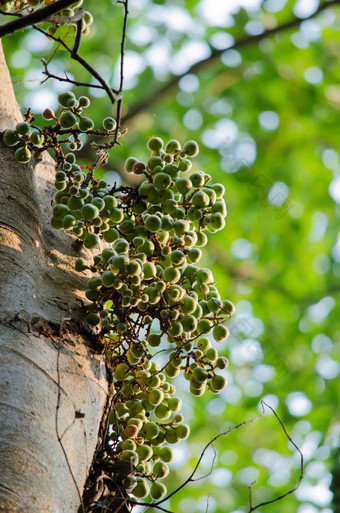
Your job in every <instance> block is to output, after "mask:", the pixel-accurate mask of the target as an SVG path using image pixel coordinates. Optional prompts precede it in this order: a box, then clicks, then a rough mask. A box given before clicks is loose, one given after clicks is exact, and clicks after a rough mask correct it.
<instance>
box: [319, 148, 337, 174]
mask: <svg viewBox="0 0 340 513" xmlns="http://www.w3.org/2000/svg"><path fill="white" fill-rule="evenodd" d="M321 160H322V163H323V165H324V166H325V167H327V169H330V170H335V169H336V168H337V166H338V164H339V153H338V152H337V151H336V150H334V149H333V148H326V149H325V150H323V152H322V156H321Z"/></svg>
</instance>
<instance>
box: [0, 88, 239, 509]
mask: <svg viewBox="0 0 340 513" xmlns="http://www.w3.org/2000/svg"><path fill="white" fill-rule="evenodd" d="M59 103H60V105H61V109H60V113H59V114H58V115H57V116H56V115H55V114H54V112H52V111H50V110H49V109H47V110H46V111H45V112H44V118H45V119H48V120H54V122H55V123H56V125H57V126H59V132H60V131H62V130H64V131H65V132H67V130H69V137H68V139H66V140H65V141H66V143H67V148H68V153H67V152H65V153H62V157H60V152H59V156H58V159H57V165H56V175H55V186H56V189H57V192H56V195H55V206H54V208H53V217H52V220H51V224H52V226H53V227H54V228H57V229H65V230H68V231H69V232H72V233H73V234H75V235H76V236H77V237H78V239H80V240H81V241H82V242H83V244H84V246H85V247H86V248H88V249H94V250H96V249H97V248H98V249H97V253H96V254H95V255H94V257H93V261H90V262H89V261H87V260H85V259H84V258H78V259H77V260H76V263H75V268H76V271H78V272H86V273H87V275H88V276H90V278H89V280H88V287H87V290H86V293H85V294H86V298H87V299H88V300H89V304H88V306H87V311H88V313H87V316H86V320H87V322H88V323H89V324H90V325H91V326H93V327H94V329H95V330H96V331H97V332H98V333H99V334H100V335H101V336H102V337H103V338H104V340H105V341H106V355H107V359H108V362H109V364H110V365H111V368H112V372H113V377H114V380H115V389H116V394H115V405H114V408H113V410H112V412H111V416H110V428H109V438H110V441H109V450H108V451H107V453H106V454H105V456H104V457H105V458H108V459H109V460H110V461H112V462H117V461H124V462H125V461H127V462H130V463H131V465H132V467H133V469H134V470H133V472H132V473H131V474H130V475H129V476H128V477H127V478H126V480H125V482H124V486H125V488H126V490H127V491H128V492H129V493H131V494H132V495H133V496H135V497H136V498H137V499H142V498H145V497H148V496H149V495H150V496H151V498H152V499H154V500H160V499H162V498H163V497H164V496H165V495H166V493H167V489H166V486H165V485H164V484H163V483H162V482H160V481H161V480H162V479H164V478H166V476H167V475H168V472H169V467H168V463H169V462H170V461H171V459H172V450H171V448H170V447H169V444H170V445H171V444H176V443H178V442H179V441H180V440H183V439H186V438H187V437H188V435H189V427H188V426H187V425H186V424H184V423H183V420H184V419H183V416H182V415H181V413H180V409H181V399H180V398H178V397H176V396H175V395H174V394H175V392H176V389H175V386H174V385H173V384H172V383H171V378H174V377H176V376H177V375H178V374H180V372H183V373H184V377H185V379H186V380H187V381H188V385H189V389H190V392H191V393H192V394H193V395H194V396H200V395H202V394H203V393H204V391H205V390H210V391H211V392H212V393H219V392H220V391H221V390H222V389H223V388H224V387H225V386H226V378H225V376H224V373H223V371H224V370H225V369H226V368H227V366H228V360H227V358H226V357H224V356H219V355H218V352H217V349H216V348H215V347H214V342H221V341H223V340H225V339H226V338H227V337H228V335H229V330H228V328H227V327H226V326H225V322H226V321H227V320H228V319H229V318H230V317H231V315H232V314H233V313H234V310H235V309H234V305H233V304H232V303H231V302H230V301H229V300H222V299H221V297H220V294H219V292H218V290H217V288H216V286H215V283H214V278H213V275H212V273H211V271H210V270H209V269H208V268H205V267H202V266H201V265H200V264H199V262H200V259H201V256H202V250H201V248H202V247H204V246H205V245H206V244H207V233H209V232H210V233H214V232H216V231H218V230H221V229H222V228H223V227H224V224H225V217H226V214H227V212H226V206H225V202H224V199H223V195H224V187H223V185H221V184H218V183H212V179H211V177H210V176H209V175H208V174H206V173H205V172H203V171H199V170H197V171H196V170H193V169H192V165H193V164H192V158H193V157H195V156H196V155H197V154H198V151H199V148H198V144H197V143H196V142H195V141H187V142H186V143H185V144H183V146H182V145H181V144H180V143H179V141H177V140H174V139H172V140H170V141H168V142H167V143H166V144H164V142H163V140H162V139H161V138H159V137H151V138H150V139H149V141H148V143H147V148H148V152H149V154H148V157H147V159H146V160H145V162H141V161H139V160H138V159H136V158H134V157H129V158H128V159H127V161H126V162H125V166H124V169H125V171H126V173H134V174H136V175H139V176H140V178H141V181H140V183H139V185H137V186H135V187H130V186H121V187H116V186H113V187H112V186H109V184H108V183H106V181H105V180H97V179H95V178H94V177H93V176H92V174H86V173H85V172H84V170H83V168H82V167H81V166H80V165H79V164H78V163H77V158H76V152H77V151H78V150H79V149H80V145H79V144H78V143H79V141H78V139H77V135H78V133H79V132H80V131H87V130H92V128H93V124H92V121H91V120H90V118H87V117H86V118H85V117H83V116H82V109H83V108H85V107H87V106H88V105H89V100H88V99H87V98H86V97H80V98H79V99H76V97H75V96H74V95H73V93H62V94H61V95H60V96H59ZM85 119H86V120H87V121H86V122H85V121H84V120H85ZM24 125H25V127H26V125H28V127H29V128H28V130H27V129H26V128H25V130H23V129H22V126H23V123H21V124H19V125H17V127H16V130H13V131H7V132H5V134H4V139H5V142H6V144H9V145H13V144H12V143H13V142H14V141H16V142H15V144H18V140H19V141H20V142H19V144H21V146H20V148H21V147H22V141H24V146H25V147H28V146H29V144H35V140H32V136H33V134H34V133H35V132H34V130H32V129H31V127H30V125H29V124H28V123H26V122H24ZM103 128H104V131H106V132H108V133H109V132H110V131H113V130H114V129H115V128H116V122H115V120H114V119H113V118H106V119H105V120H104V121H103ZM6 134H7V135H6ZM33 139H34V138H33ZM37 142H39V144H42V141H41V140H39V141H37ZM17 151H18V150H16V152H17ZM18 160H20V159H18Z"/></svg>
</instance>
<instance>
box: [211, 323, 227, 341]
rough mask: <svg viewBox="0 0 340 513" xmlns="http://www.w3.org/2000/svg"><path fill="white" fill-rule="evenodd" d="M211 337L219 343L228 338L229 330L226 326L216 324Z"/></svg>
mask: <svg viewBox="0 0 340 513" xmlns="http://www.w3.org/2000/svg"><path fill="white" fill-rule="evenodd" d="M213 337H214V339H215V340H216V342H221V341H222V340H224V339H226V338H228V337H229V330H228V328H227V327H226V326H223V325H222V324H218V325H217V326H215V327H214V329H213Z"/></svg>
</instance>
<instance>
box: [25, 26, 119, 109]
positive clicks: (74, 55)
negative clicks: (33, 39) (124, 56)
mask: <svg viewBox="0 0 340 513" xmlns="http://www.w3.org/2000/svg"><path fill="white" fill-rule="evenodd" d="M33 28H34V29H35V30H38V31H39V32H41V33H42V34H44V35H45V36H46V37H48V38H50V39H53V41H55V42H56V43H59V44H60V45H61V46H63V47H64V48H65V50H67V51H68V52H69V54H70V56H71V59H73V60H75V61H77V62H79V64H81V65H82V66H83V68H85V69H86V70H87V71H88V72H89V73H90V74H91V75H92V76H93V77H94V78H95V79H96V80H98V82H99V83H100V84H101V85H102V87H103V89H104V90H105V91H106V93H107V95H108V97H109V98H110V100H111V103H115V101H116V100H117V98H116V96H115V94H114V93H113V92H112V89H111V87H110V86H109V84H108V83H107V82H106V81H105V80H104V79H103V77H102V76H101V75H100V74H99V73H98V72H97V71H96V70H95V69H94V68H93V67H92V66H91V65H90V64H89V63H88V62H87V61H86V60H85V59H83V57H81V56H80V55H79V54H78V53H77V52H74V49H73V48H70V47H69V46H68V45H67V44H66V43H65V42H64V41H63V40H62V39H61V38H60V37H55V36H53V35H51V34H49V33H48V32H46V30H44V29H42V28H40V27H37V26H36V25H33Z"/></svg>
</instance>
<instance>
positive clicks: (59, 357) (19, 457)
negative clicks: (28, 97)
mask: <svg viewBox="0 0 340 513" xmlns="http://www.w3.org/2000/svg"><path fill="white" fill-rule="evenodd" d="M21 119H22V118H21V114H20V110H19V108H18V106H17V103H16V101H15V96H14V93H13V89H12V84H11V79H10V76H9V73H8V70H7V67H6V63H5V60H4V57H3V53H2V50H1V47H0V132H3V131H4V130H5V129H7V128H13V127H14V126H15V124H16V123H17V122H18V121H20V120H21ZM53 181H54V164H53V160H52V158H51V157H50V156H49V155H48V154H44V156H43V160H42V161H41V162H40V163H38V164H37V165H34V162H33V163H32V162H30V163H28V164H20V163H18V162H16V160H15V159H14V151H13V149H12V148H8V147H6V146H5V145H4V144H3V143H2V138H1V137H0V260H1V265H0V345H1V347H0V512H5V513H12V512H13V513H14V512H25V513H73V512H74V513H75V512H76V511H77V510H78V507H79V504H80V496H81V494H82V490H83V486H84V483H85V480H86V477H87V474H88V471H89V469H90V466H91V463H92V459H93V455H94V451H95V448H96V445H97V439H98V430H99V427H100V422H101V418H102V415H103V412H104V410H105V405H106V403H107V398H108V385H107V379H106V370H105V365H104V363H103V360H102V357H101V356H100V355H99V354H98V352H96V351H95V350H94V346H93V344H92V342H91V334H88V333H87V332H86V329H85V328H84V327H83V326H82V322H81V313H82V300H83V298H84V295H83V291H84V286H85V279H84V277H80V275H79V273H77V272H76V271H75V270H74V260H75V257H78V256H79V250H78V249H77V246H76V245H75V240H74V238H73V237H72V236H71V235H69V234H66V233H64V232H63V231H58V230H54V229H53V228H51V226H50V218H51V211H52V198H53V195H54V188H53ZM88 254H89V252H88Z"/></svg>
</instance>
